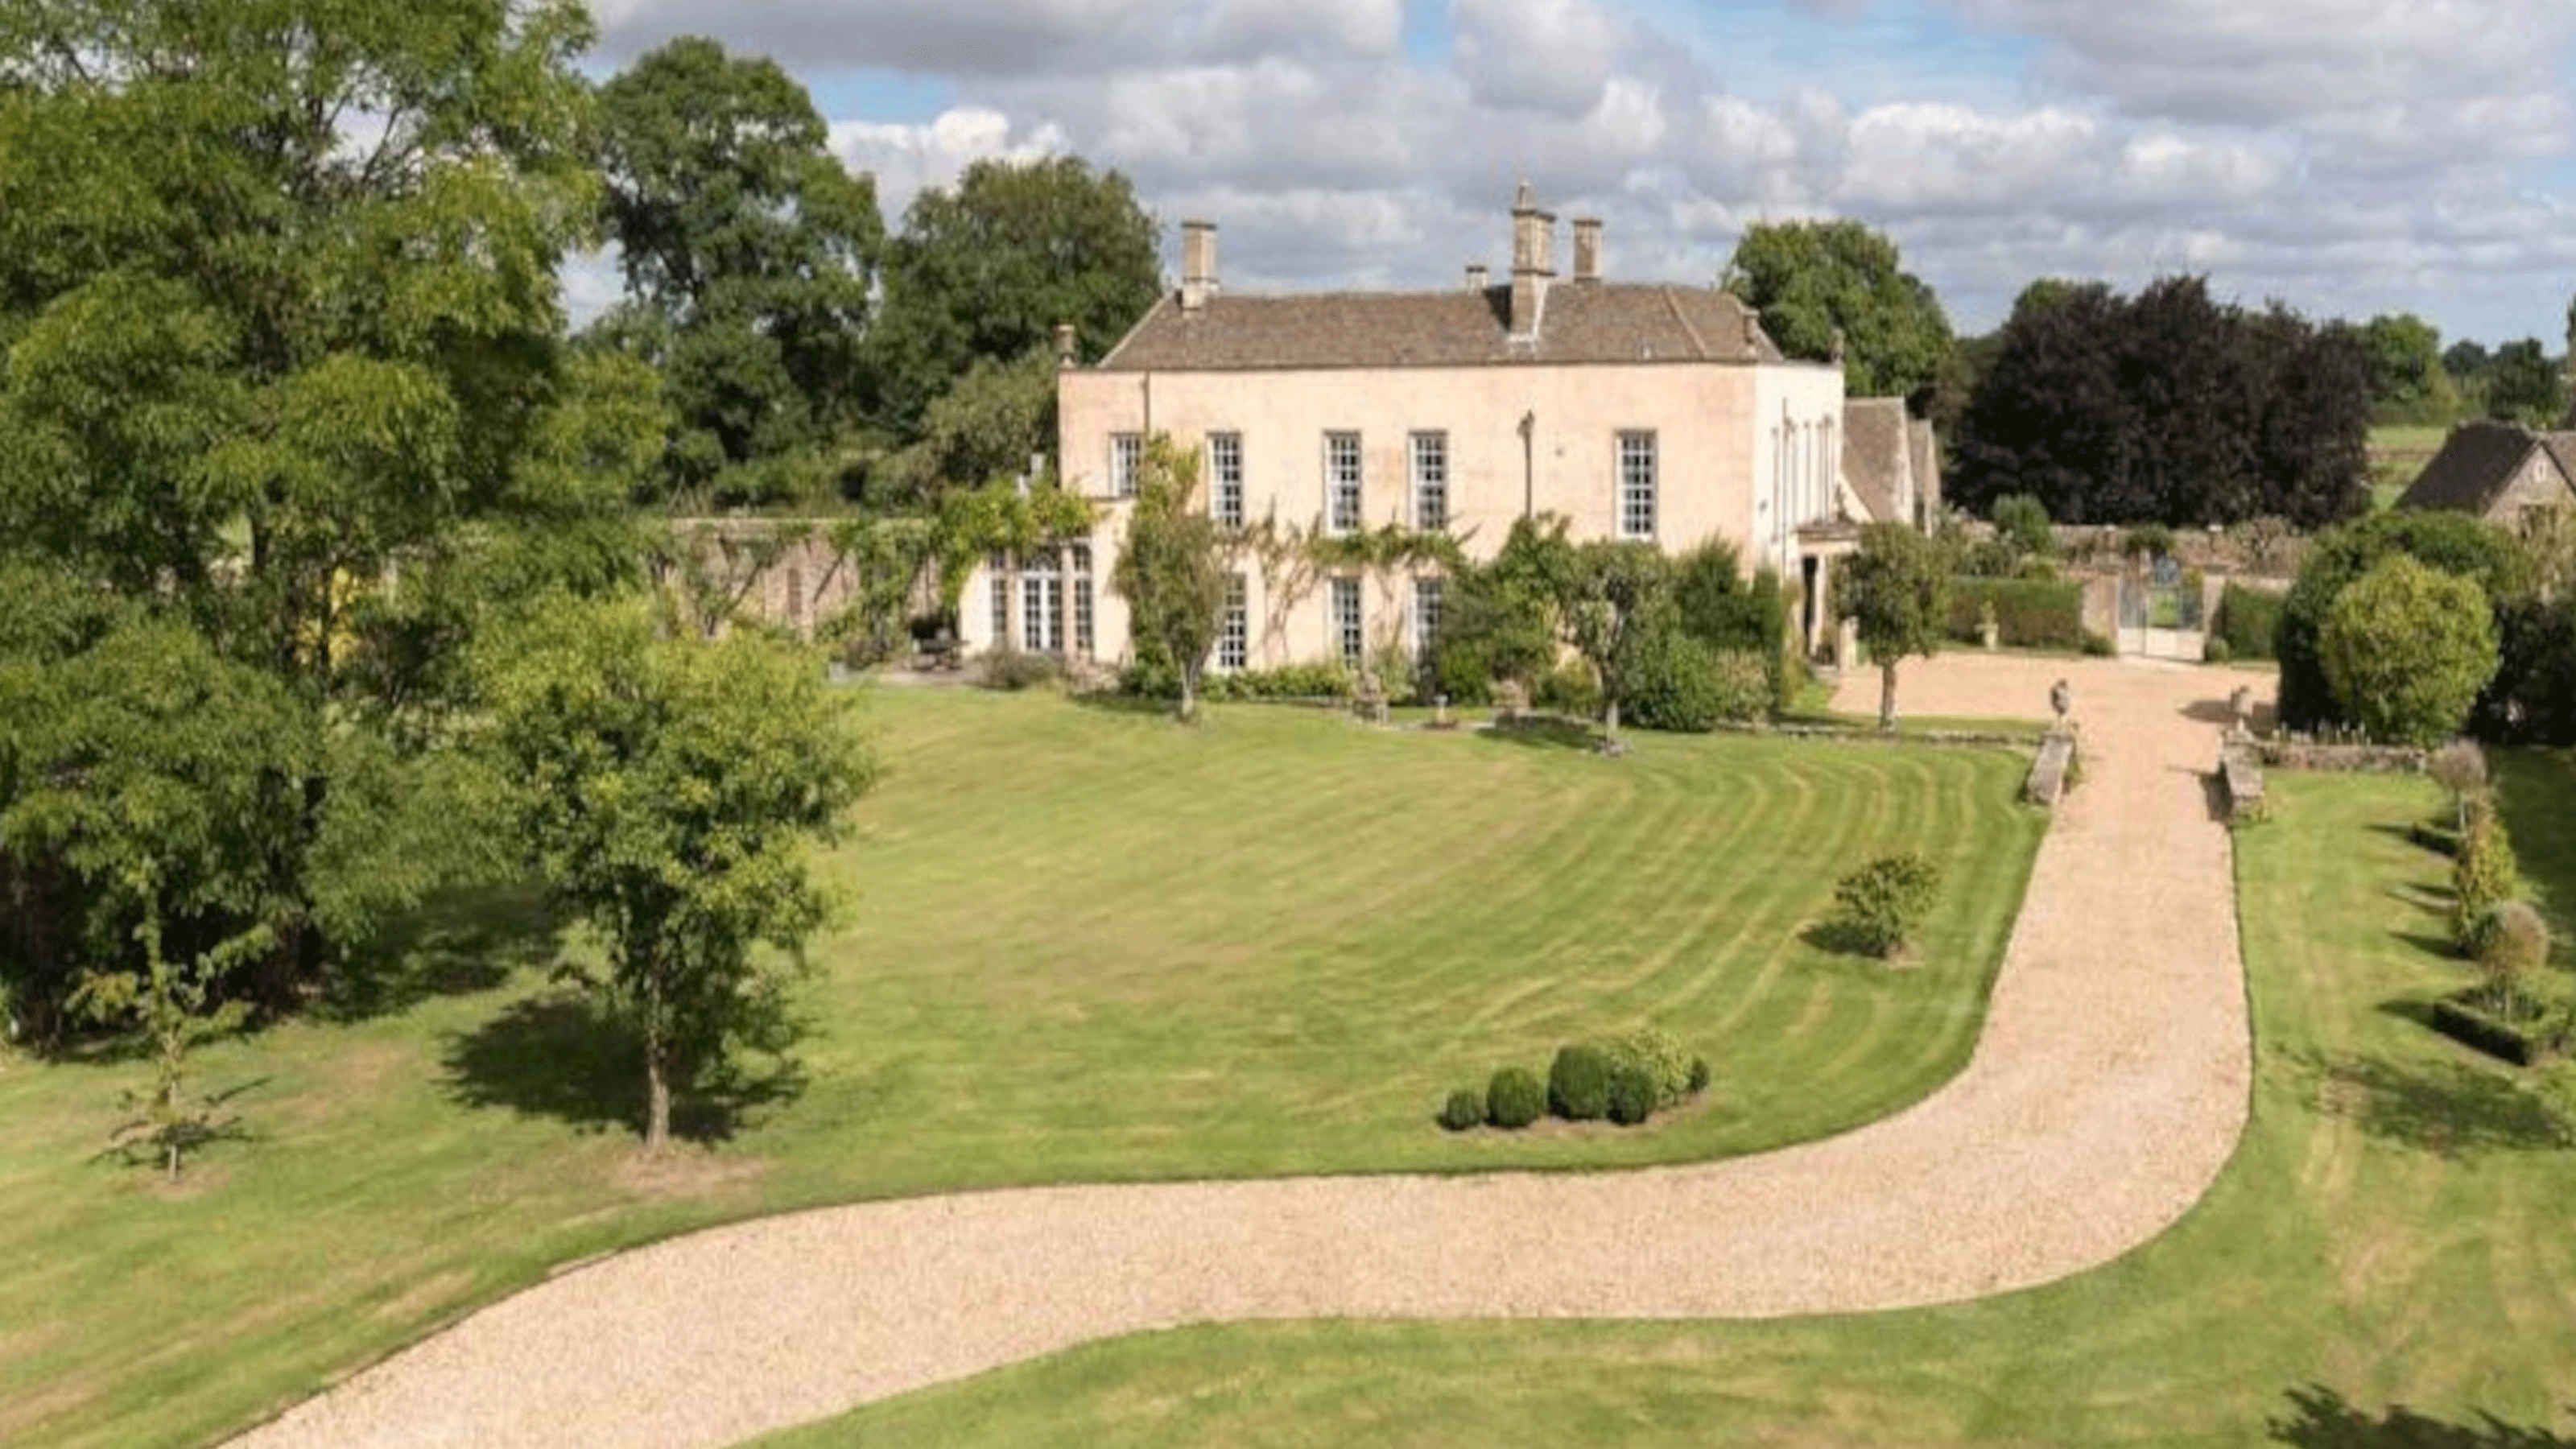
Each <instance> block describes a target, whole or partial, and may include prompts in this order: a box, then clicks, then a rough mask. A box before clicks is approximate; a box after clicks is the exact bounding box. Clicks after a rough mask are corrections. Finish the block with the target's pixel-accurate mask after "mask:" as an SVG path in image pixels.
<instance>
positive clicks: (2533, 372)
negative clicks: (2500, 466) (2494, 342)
mask: <svg viewBox="0 0 2576 1449" xmlns="http://www.w3.org/2000/svg"><path fill="white" fill-rule="evenodd" d="M2566 383H2567V380H2566V379H2565V378H2564V377H2562V376H2561V375H2560V374H2559V371H2558V369H2557V368H2555V367H2552V366H2551V365H2550V363H2549V355H2548V354H2547V353H2545V352H2543V351H2542V350H2541V347H2540V339H2538V338H2536V337H2526V338H2524V339H2522V340H2521V341H2520V342H2508V343H2506V344H2505V345H2503V346H2502V347H2499V348H2497V349H2496V350H2495V359H2494V361H2492V362H2490V363H2489V364H2488V365H2487V373H2486V404H2487V416H2488V417H2491V418H2500V419H2502V420H2504V421H2506V422H2514V423H2522V424H2524V425H2525V426H2528V427H2535V428H2545V427H2550V426H2552V425H2554V424H2555V423H2556V422H2557V421H2558V418H2559V415H2560V414H2562V413H2564V412H2565V411H2566V410H2567V386H2566Z"/></svg>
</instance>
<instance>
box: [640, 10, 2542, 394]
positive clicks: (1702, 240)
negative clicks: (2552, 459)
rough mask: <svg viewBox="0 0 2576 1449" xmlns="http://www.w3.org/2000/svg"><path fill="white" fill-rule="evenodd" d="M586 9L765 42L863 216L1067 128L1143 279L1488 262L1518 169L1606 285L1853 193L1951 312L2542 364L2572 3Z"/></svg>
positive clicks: (1425, 275) (1815, 212) (1981, 318)
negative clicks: (2161, 282)
mask: <svg viewBox="0 0 2576 1449" xmlns="http://www.w3.org/2000/svg"><path fill="white" fill-rule="evenodd" d="M594 4H595V5H596V6H597V8H598V13H599V18H600V23H601V26H602V29H603V31H604V35H605V41H604V45H603V50H602V56H601V64H602V65H603V66H613V65H615V64H616V63H618V61H620V60H621V59H623V58H625V57H629V56H632V55H634V54H635V53H637V52H639V51H640V50H643V49H645V48H648V47H650V46H651V45H653V44H654V43H656V42H658V41H660V40H663V39H666V38H668V37H670V36H672V35H676V34H685V33H700V34H708V35H713V36H715V37H717V38H718V39H720V40H722V41H724V42H725V43H726V44H728V45H729V46H731V47H733V48H735V49H736V50H741V51H758V52H765V53H767V54H770V55H773V56H775V57H777V58H778V59H779V60H780V61H781V62H782V63H784V64H785V65H786V66H787V68H788V69H789V70H790V71H792V72H793V73H795V74H796V75H797V76H799V77H800V78H801V79H802V80H804V82H805V83H806V84H807V85H808V86H809V87H810V88H811V89H812V90H813V92H814V96H815V99H816V101H817V102H818V104H819V105H820V106H821V107H822V109H823V111H824V113H825V114H826V115H827V116H829V117H831V119H832V121H833V136H834V144H835V146H836V147H837V149H838V150H839V151H840V152H841V154H842V155H843V157H844V158H845V159H846V160H847V161H848V162H849V163H850V164H851V165H852V166H854V167H857V168H860V169H864V170H867V171H869V172H872V173H874V174H875V176H876V177H877V180H878V186H879V188H880V196H881V199H882V201H883V202H884V204H885V207H886V210H887V214H888V218H889V221H892V220H894V219H895V218H897V217H899V215H900V213H901V209H902V207H903V206H904V205H905V204H906V202H908V201H909V199H910V197H911V196H912V194H913V193H914V192H915V191H917V190H918V189H919V188H921V187H922V186H924V185H936V184H940V183H942V182H945V181H947V180H948V179H949V178H951V177H953V176H954V175H955V174H956V172H957V170H958V169H959V168H960V167H961V166H963V165H964V164H965V163H966V162H967V161H968V160H970V159H972V158H974V157H977V156H985V155H1009V156H1028V155H1036V154H1041V153H1047V152H1072V153H1075V154H1078V155H1081V156H1084V157H1087V158H1089V159H1091V160H1092V161H1093V162H1095V163H1096V164H1105V165H1110V166H1115V167H1118V168H1120V169H1121V170H1124V171H1125V172H1126V173H1127V174H1128V175H1129V176H1130V177H1132V178H1133V179H1134V180H1135V182H1136V185H1137V188H1138V190H1139V192H1140V194H1141V195H1142V196H1143V198H1144V199H1145V202H1146V204H1147V206H1148V207H1149V208H1151V209H1152V210H1153V212H1154V213H1155V214H1156V216H1157V217H1158V218H1160V219H1161V220H1162V221H1163V222H1164V223H1165V224H1166V227H1165V247H1164V252H1165V258H1166V264H1167V266H1168V265H1169V264H1170V263H1171V262H1172V260H1173V258H1174V253H1175V252H1176V250H1177V240H1176V239H1175V237H1174V235H1173V233H1172V231H1171V229H1170V226H1169V224H1170V223H1171V222H1174V221H1177V220H1179V219H1181V218H1183V217H1205V218H1207V219H1209V220H1212V221H1215V222H1218V223H1219V224H1220V225H1221V228H1222V231H1221V238H1222V250H1221V260H1222V271H1223V273H1224V280H1225V283H1226V285H1227V286H1228V287H1229V288H1232V289H1235V290H1285V289H1309V288H1323V287H1354V286H1356V287H1377V286H1408V285H1409V286H1422V285H1445V284H1447V283H1449V282H1451V281H1453V280H1454V279H1456V278H1457V276H1458V275H1459V271H1460V268H1461V267H1462V266H1463V265H1465V264H1466V263H1468V262H1471V261H1484V262H1488V263H1492V264H1494V265H1496V266H1497V267H1498V268H1499V267H1500V266H1502V265H1503V264H1505V263H1507V262H1508V260H1509V258H1508V230H1507V225H1506V222H1505V220H1504V212H1505V211H1506V210H1507V208H1508V205H1509V200H1510V196H1511V191H1512V185H1513V182H1514V181H1515V180H1516V179H1517V178H1519V177H1522V176H1527V177H1528V178H1530V179H1531V180H1532V181H1533V182H1534V183H1535V184H1536V185H1537V187H1538V189H1539V193H1540V197H1541V200H1542V201H1544V202H1546V203H1548V204H1549V205H1551V206H1552V207H1553V208H1554V209H1555V210H1557V211H1558V212H1559V214H1560V215H1567V216H1571V215H1576V214H1590V215H1597V216H1600V217H1602V218H1604V220H1605V222H1606V228H1607V251H1608V270H1609V272H1610V273H1611V275H1613V276H1617V277H1630V278H1655V279H1670V280H1688V281H1706V280H1709V279H1711V278H1713V277H1714V275H1715V274H1716V272H1717V270H1718V269H1719V268H1720V267H1721V266H1722V265H1723V264H1724V262H1725V259H1726V257H1727V254H1728V253H1729V252H1730V251H1731V250H1732V248H1733V246H1734V244H1735V239H1736V237H1737V235H1738V234H1739V232H1740V231H1741V230H1742V228H1743V227H1744V226H1745V225H1746V224H1747V223H1749V222H1752V221H1757V220H1761V219H1764V218H1770V219H1775V220H1776V219H1782V218H1790V217H1807V216H1844V217H1856V218H1858V219H1860V220H1863V221H1866V222H1869V223H1871V224H1872V225H1875V226H1878V227H1881V228H1884V229H1885V230H1887V231H1888V232H1889V233H1890V234H1891V235H1893V236H1894V237H1895V238H1896V241H1897V244H1898V245H1899V246H1900V247H1901V248H1902V249H1903V251H1904V253H1905V256H1906V260H1907V263H1908V265H1909V266H1910V267H1911V268H1912V269H1913V270H1914V271H1916V272H1917V273H1918V274H1920V275H1921V276H1922V277H1923V278H1924V279H1925V280H1927V281H1928V282H1930V283H1931V284H1932V286H1933V287H1934V289H1935V290H1936V291H1938V292H1939V293H1940V295H1941V297H1942V300H1943V301H1944V303H1945V304H1946V305H1947V306H1948V307H1949V309H1950V312H1951V316H1952V320H1953V322H1954V324H1956V325H1957V326H1959V327H1960V328H1961V329H1962V330H1963V331H1975V330H1982V329H1984V328H1986V327H1989V326H1992V325H1993V324H1994V323H1995V322H1996V321H1997V320H1998V319H1999V317H2000V316H2001V314H2002V312H2003V311H2004V310H2005V308H2006V307H2008V306H2009V304H2010V302H2011V299H2012V297H2013V294H2014V293H2015V292H2017V291H2019V290H2020V288H2021V286H2022V284H2023V283H2025V282H2027V281H2028V280H2030V279H2031V278H2033V277H2035V276H2041V275H2064V276H2078V277H2099V278H2104V279H2107V280H2111V281H2114V282H2116V283H2119V284H2121V285H2123V286H2133V285H2135V284H2137V283H2138V282H2140V281H2142V280H2144V279H2146V278H2148V277H2151V276H2154V275H2158V274H2160V273H2166V272H2175V271H2193V272H2206V273H2208V274H2209V275H2210V276H2211V278H2212V279H2213V283H2214V285H2215V287H2216V289H2217V290H2218V291H2220V292H2221V293H2222V294H2225V295H2232V296H2235V297H2237V298H2240V299H2242V300H2244V301H2246V302H2249V303H2254V302H2260V301H2262V300H2263V299H2265V298H2269V297H2279V298H2282V299H2284V300H2287V301H2289V302H2290V303H2291V304H2293V305H2295V306H2297V307H2299V308H2301V309H2302V310H2305V311H2307V312H2309V313H2311V314H2314V315H2334V314H2341V315H2352V316H2365V315H2368V314H2370V313H2374V312H2380V311H2392V310H2399V309H2409V310H2414V311H2417V312H2420V313H2422V314H2423V315H2425V316H2426V317H2429V318H2430V319H2432V320H2433V321H2434V322H2435V323H2436V324H2438V325H2439V326H2440V327H2441V328H2442V330H2443V332H2444V335H2445V337H2446V338H2457V337H2463V336H2467V337H2476V338H2480V339H2482V340H2487V341H2490V342H2492V341H2497V340H2502V339H2506V338H2511V337H2519V336H2523V335H2526V334H2531V335H2538V336H2540V337H2541V338H2543V339H2544V340H2546V341H2547V342H2548V343H2549V345H2550V348H2551V350H2552V351H2555V350H2557V348H2558V347H2559V346H2560V345H2561V340H2560V339H2561V336H2562V334H2563V331H2564V328H2565V316H2566V313H2565V309H2566V304H2567V299H2568V296H2569V294H2570V292H2571V290H2576V101H2571V95H2576V0H2109V3H2101V4H2097V3H2089V0H1700V3H1685V0H1633V3H1630V0H1620V3H1613V0H594ZM1560 255H1561V253H1560ZM592 285H594V286H595V285H596V280H595V279H594V281H593V283H592Z"/></svg>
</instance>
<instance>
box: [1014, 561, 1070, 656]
mask: <svg viewBox="0 0 2576 1449" xmlns="http://www.w3.org/2000/svg"><path fill="white" fill-rule="evenodd" d="M1020 606H1021V607H1020V646H1021V647H1022V648H1024V649H1028V650H1031V651H1032V652H1035V653H1039V654H1055V653H1060V652H1061V651H1062V650H1063V649H1064V638H1063V635H1062V634H1061V633H1060V632H1059V631H1060V630H1061V629H1062V628H1063V627H1064V578H1063V576H1062V575H1060V574H1058V573H1057V572H1056V566H1055V551H1054V550H1053V549H1047V550H1043V551H1041V552H1038V553H1034V554H1031V555H1030V556H1029V558H1028V561H1027V562H1025V563H1023V564H1021V565H1020Z"/></svg>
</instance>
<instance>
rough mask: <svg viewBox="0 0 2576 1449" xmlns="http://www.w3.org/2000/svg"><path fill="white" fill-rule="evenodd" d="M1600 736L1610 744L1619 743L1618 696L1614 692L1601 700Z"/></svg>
mask: <svg viewBox="0 0 2576 1449" xmlns="http://www.w3.org/2000/svg"><path fill="white" fill-rule="evenodd" d="M1601 737H1602V738H1603V739H1604V740H1606V741H1608V742H1609V743H1611V744H1614V745H1615V744H1617V743H1619V696H1617V695H1615V694H1614V695H1611V696H1610V697H1609V698H1607V699H1605V700H1603V701H1602V710H1601Z"/></svg>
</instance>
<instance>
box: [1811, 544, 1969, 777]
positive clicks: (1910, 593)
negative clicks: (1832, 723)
mask: <svg viewBox="0 0 2576 1449" xmlns="http://www.w3.org/2000/svg"><path fill="white" fill-rule="evenodd" d="M1834 612H1835V614H1836V615H1838V616H1840V617H1842V618H1846V619H1850V620H1852V621H1853V622H1854V623H1855V624H1856V625H1857V627H1858V631H1859V634H1860V642H1861V647H1862V648H1864V649H1867V650H1868V651H1869V657H1870V658H1872V659H1874V660H1876V661H1877V662H1878V727H1879V728H1880V729H1882V730H1890V731H1892V730H1894V729H1895V728H1896V666H1897V664H1898V663H1899V662H1901V661H1903V660H1904V659H1906V658H1907V657H1909V656H1912V655H1918V654H1919V655H1922V656H1923V657H1925V658H1930V657H1931V656H1932V655H1935V654H1938V653H1940V652H1941V635H1942V632H1943V629H1944V627H1945V626H1946V624H1947V622H1948V619H1949V615H1950V569H1949V562H1948V560H1947V559H1946V558H1944V557H1943V555H1942V550H1941V547H1940V546H1939V545H1938V544H1936V543H1934V542H1933V541H1932V540H1930V539H1928V538H1925V537H1924V536H1923V535H1922V534H1920V533H1917V532H1915V531H1914V530H1913V529H1911V528H1908V527H1906V526H1905V525H1904V524H1901V523H1868V524H1863V525H1861V531H1860V551H1859V552H1857V553H1854V554H1852V555H1850V556H1848V557H1846V558H1843V559H1841V560H1838V561H1837V563H1836V565H1835V568H1834Z"/></svg>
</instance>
